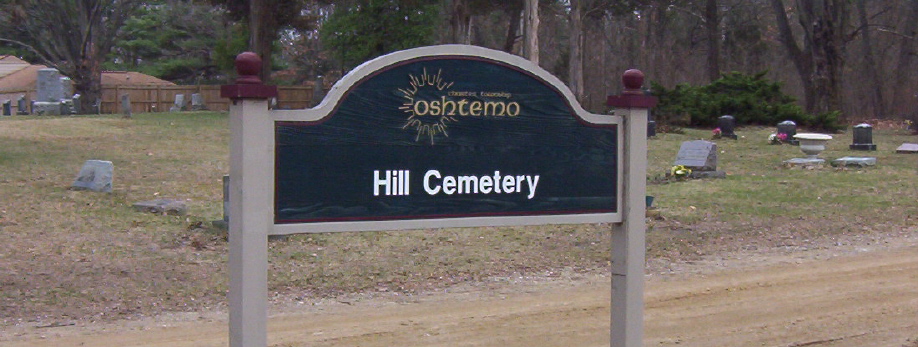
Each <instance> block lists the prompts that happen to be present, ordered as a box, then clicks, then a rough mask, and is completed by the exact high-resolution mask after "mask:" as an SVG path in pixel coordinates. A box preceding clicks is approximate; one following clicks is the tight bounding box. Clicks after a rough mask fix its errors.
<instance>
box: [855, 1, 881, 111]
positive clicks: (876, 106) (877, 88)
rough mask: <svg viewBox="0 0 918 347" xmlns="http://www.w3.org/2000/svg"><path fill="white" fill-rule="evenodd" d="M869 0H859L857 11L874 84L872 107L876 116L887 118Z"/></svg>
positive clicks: (866, 69)
mask: <svg viewBox="0 0 918 347" xmlns="http://www.w3.org/2000/svg"><path fill="white" fill-rule="evenodd" d="M866 2H867V0H858V2H857V12H858V17H859V18H860V22H861V30H862V31H861V35H862V40H861V43H862V44H863V48H864V72H866V73H867V78H868V79H869V80H870V85H871V86H872V89H873V90H872V92H871V93H870V99H869V100H870V108H871V109H873V114H874V118H885V117H886V104H885V102H884V101H883V90H885V88H883V80H882V79H880V74H879V72H878V71H877V64H876V61H875V60H874V54H873V41H872V40H871V38H870V29H869V28H870V26H869V24H870V23H869V21H868V20H867V5H866Z"/></svg>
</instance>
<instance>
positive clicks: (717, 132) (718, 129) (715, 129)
mask: <svg viewBox="0 0 918 347" xmlns="http://www.w3.org/2000/svg"><path fill="white" fill-rule="evenodd" d="M712 132H713V133H714V135H720V128H714V130H712Z"/></svg>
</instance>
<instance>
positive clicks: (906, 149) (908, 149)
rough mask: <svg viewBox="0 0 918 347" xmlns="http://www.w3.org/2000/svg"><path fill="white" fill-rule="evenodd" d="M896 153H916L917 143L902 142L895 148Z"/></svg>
mask: <svg viewBox="0 0 918 347" xmlns="http://www.w3.org/2000/svg"><path fill="white" fill-rule="evenodd" d="M896 153H918V143H903V144H902V145H901V146H899V148H896Z"/></svg>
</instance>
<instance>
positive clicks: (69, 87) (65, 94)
mask: <svg viewBox="0 0 918 347" xmlns="http://www.w3.org/2000/svg"><path fill="white" fill-rule="evenodd" d="M71 95H73V80H71V79H70V77H61V99H70V96H71Z"/></svg>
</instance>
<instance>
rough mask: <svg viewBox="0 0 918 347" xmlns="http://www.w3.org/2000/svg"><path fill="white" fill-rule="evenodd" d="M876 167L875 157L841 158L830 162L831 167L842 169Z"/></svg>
mask: <svg viewBox="0 0 918 347" xmlns="http://www.w3.org/2000/svg"><path fill="white" fill-rule="evenodd" d="M876 165H877V158H875V157H841V158H838V159H835V160H833V161H832V166H842V167H867V166H876Z"/></svg>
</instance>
